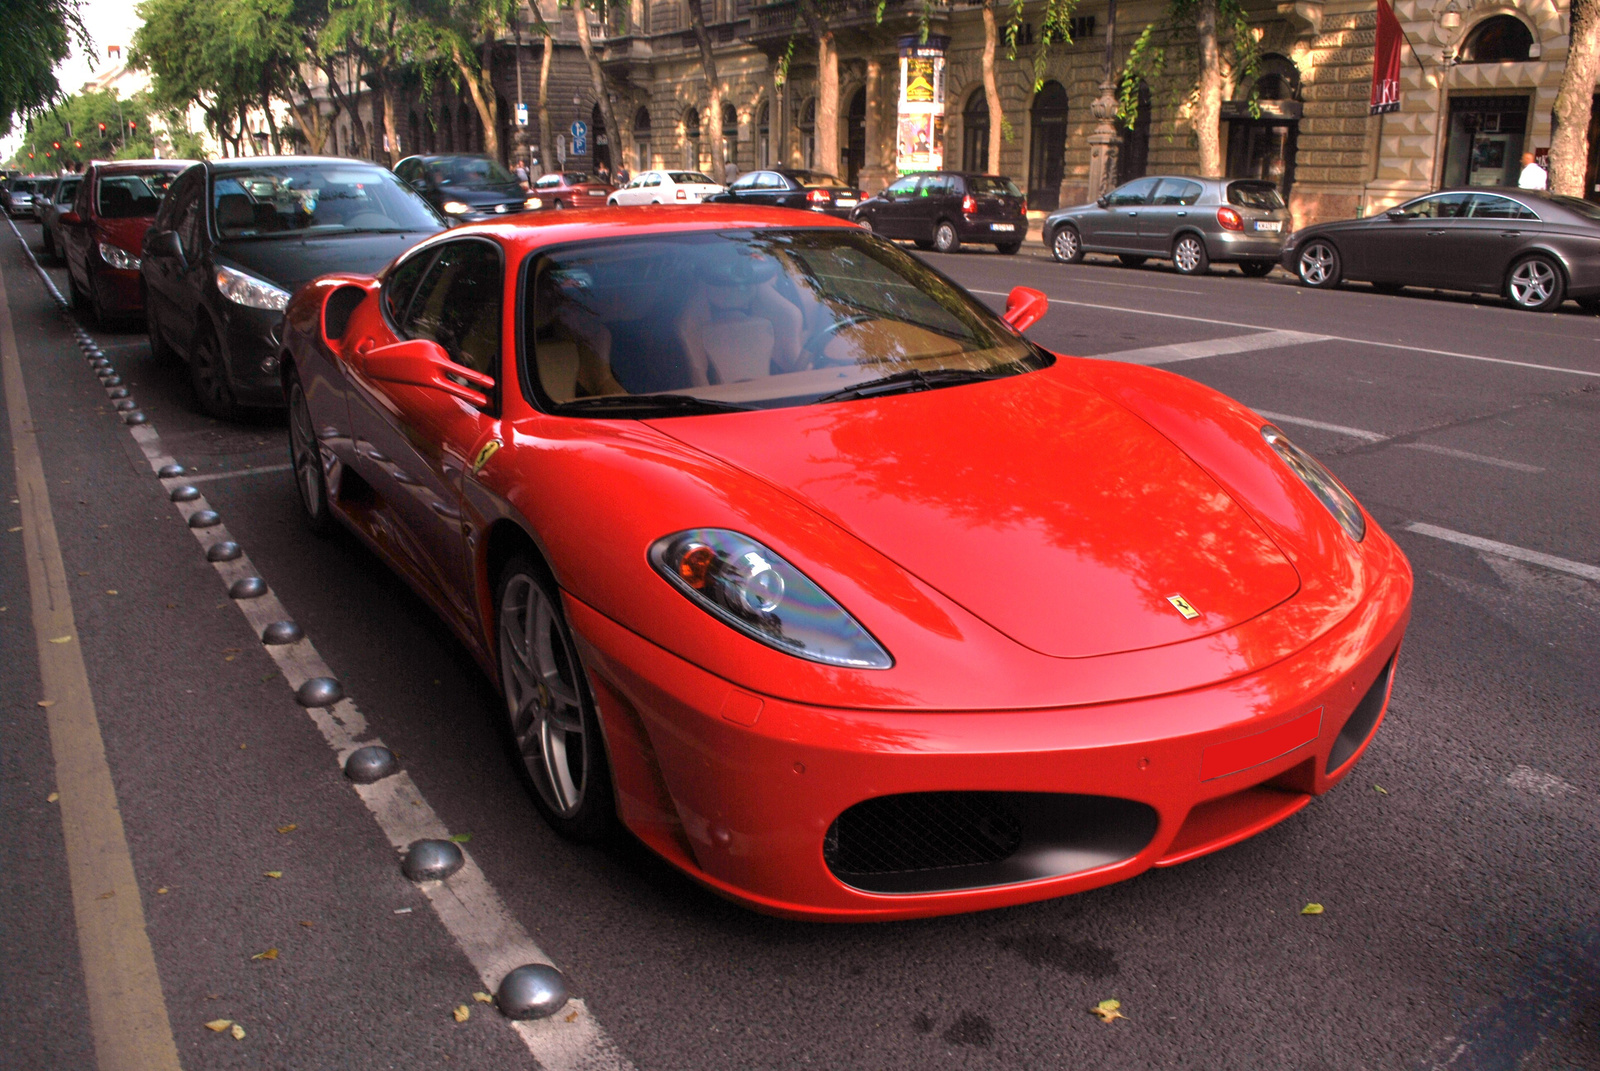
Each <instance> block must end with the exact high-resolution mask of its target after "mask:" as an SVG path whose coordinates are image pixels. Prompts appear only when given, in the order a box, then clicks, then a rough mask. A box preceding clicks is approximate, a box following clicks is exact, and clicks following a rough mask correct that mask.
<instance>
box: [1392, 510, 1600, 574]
mask: <svg viewBox="0 0 1600 1071" xmlns="http://www.w3.org/2000/svg"><path fill="white" fill-rule="evenodd" d="M1406 531H1408V532H1415V533H1416V534H1417V535H1425V536H1429V537H1431V538H1433V539H1442V540H1444V541H1445V542H1446V543H1455V544H1456V545H1458V546H1462V547H1470V548H1471V549H1473V550H1479V551H1482V552H1483V553H1485V554H1498V555H1499V556H1500V557H1502V558H1511V559H1513V560H1515V561H1519V562H1528V563H1530V564H1532V565H1542V566H1544V567H1545V568H1546V569H1554V570H1555V571H1556V572H1559V573H1569V574H1571V575H1572V576H1581V577H1583V578H1584V579H1585V580H1594V581H1597V582H1600V565H1589V564H1588V563H1586V562H1575V561H1573V560H1572V559H1570V558H1558V557H1556V556H1555V555H1554V554H1545V553H1544V552H1543V551H1537V550H1528V549H1526V548H1524V547H1517V546H1512V545H1511V544H1510V543H1500V542H1497V541H1495V540H1493V539H1484V538H1483V537H1482V536H1475V535H1467V534H1466V533H1465V532H1456V531H1452V530H1451V529H1449V528H1440V527H1439V526H1438V525H1433V524H1423V523H1421V522H1419V521H1414V522H1412V523H1411V524H1408V525H1406Z"/></svg>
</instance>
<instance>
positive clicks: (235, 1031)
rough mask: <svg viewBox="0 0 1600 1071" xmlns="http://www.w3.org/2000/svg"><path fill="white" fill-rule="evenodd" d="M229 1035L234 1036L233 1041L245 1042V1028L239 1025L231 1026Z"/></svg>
mask: <svg viewBox="0 0 1600 1071" xmlns="http://www.w3.org/2000/svg"><path fill="white" fill-rule="evenodd" d="M228 1033H230V1034H232V1035H233V1040H235V1041H243V1040H244V1027H242V1026H240V1025H239V1024H238V1023H234V1024H233V1025H232V1026H230V1027H229V1028H228Z"/></svg>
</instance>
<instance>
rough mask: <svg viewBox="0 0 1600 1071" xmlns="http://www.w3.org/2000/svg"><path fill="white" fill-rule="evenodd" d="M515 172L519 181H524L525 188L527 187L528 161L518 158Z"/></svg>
mask: <svg viewBox="0 0 1600 1071" xmlns="http://www.w3.org/2000/svg"><path fill="white" fill-rule="evenodd" d="M515 174H516V176H517V181H518V182H520V183H522V186H523V188H524V189H526V188H527V186H528V161H526V160H518V161H517V169H516V172H515Z"/></svg>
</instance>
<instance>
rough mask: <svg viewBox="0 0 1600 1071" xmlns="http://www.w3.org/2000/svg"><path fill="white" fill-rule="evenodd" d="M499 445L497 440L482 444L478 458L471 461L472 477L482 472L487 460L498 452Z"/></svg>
mask: <svg viewBox="0 0 1600 1071" xmlns="http://www.w3.org/2000/svg"><path fill="white" fill-rule="evenodd" d="M501 445H502V444H501V442H500V440H499V439H490V440H489V441H488V442H486V443H484V444H483V447H482V449H480V450H479V451H478V456H477V457H475V458H473V459H472V474H473V475H474V476H476V475H477V474H478V473H480V472H482V471H483V466H485V465H487V464H488V463H489V459H490V458H491V457H493V456H494V455H495V454H498V453H499V452H500V447H501Z"/></svg>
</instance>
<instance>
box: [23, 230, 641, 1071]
mask: <svg viewBox="0 0 1600 1071" xmlns="http://www.w3.org/2000/svg"><path fill="white" fill-rule="evenodd" d="M11 229H12V231H13V233H16V226H15V225H13V226H12V228H11ZM17 238H18V240H19V241H21V240H22V235H21V234H20V233H18V234H17ZM22 247H23V250H24V251H25V252H26V253H27V254H28V259H29V260H32V261H33V266H34V269H35V270H36V271H38V272H39V275H40V277H41V278H43V279H44V280H45V282H46V283H47V284H48V283H49V276H48V275H46V274H45V271H44V269H43V268H42V267H40V266H39V262H38V261H37V260H36V259H34V257H33V251H32V250H31V249H28V246H27V243H26V242H23V243H22ZM51 290H52V292H55V291H54V287H51ZM56 293H57V299H58V301H59V300H60V297H59V292H56ZM62 304H63V305H64V302H63V303H62ZM128 431H129V433H130V434H131V435H132V436H133V439H134V441H135V442H137V443H138V444H139V447H140V450H141V451H142V452H143V453H144V456H145V458H146V460H148V461H149V463H150V469H151V471H152V472H158V471H159V470H160V469H161V467H162V466H163V465H171V464H175V463H176V459H175V458H173V457H171V456H170V455H168V454H167V453H166V452H165V450H164V449H163V447H162V444H161V436H160V434H159V433H157V431H156V429H155V427H154V426H153V425H150V424H134V425H130V426H129V428H128ZM160 482H161V485H162V486H163V487H165V488H167V489H168V490H170V489H171V488H173V487H177V486H180V485H181V484H183V483H186V482H192V481H190V480H188V479H187V478H186V477H183V476H176V477H172V478H169V479H165V480H161V481H160ZM173 505H174V506H175V507H176V508H177V510H178V513H179V515H180V516H182V517H183V518H184V520H185V521H186V522H187V520H188V518H189V516H190V515H191V514H193V513H195V512H197V511H199V510H202V509H210V508H211V507H210V505H209V504H208V503H207V502H206V500H205V498H204V497H201V498H197V499H195V500H194V501H192V502H175V503H173ZM189 531H190V532H191V533H193V535H194V537H195V539H196V540H197V541H198V542H199V543H200V545H201V546H202V547H207V548H209V547H210V546H212V545H213V544H215V543H220V542H224V541H227V540H229V539H230V538H231V537H230V536H229V534H228V530H227V528H226V526H224V525H216V526H214V527H211V528H191V529H189ZM213 565H214V568H215V569H216V570H217V573H218V575H219V576H220V577H221V578H222V581H223V582H224V584H231V583H232V582H233V581H235V580H238V579H240V578H242V577H247V576H259V575H260V574H259V572H258V571H257V570H256V568H255V566H254V565H252V564H251V562H250V559H249V557H248V556H247V555H242V554H241V555H240V556H239V557H238V558H236V559H234V560H233V561H231V562H215V563H213ZM234 605H235V606H237V607H238V608H239V611H240V613H242V614H243V615H244V617H245V620H246V621H248V622H249V623H250V627H251V628H252V629H254V630H255V633H256V635H257V636H260V635H261V633H262V630H264V629H265V628H266V627H267V625H269V624H271V623H272V622H274V621H288V620H293V618H292V617H291V615H290V614H289V612H288V611H287V610H286V609H285V608H284V606H283V604H282V603H281V602H279V601H278V597H277V595H276V594H274V593H273V592H272V591H271V590H268V592H267V594H265V595H263V596H261V597H259V598H255V599H236V600H234ZM266 650H267V654H268V655H270V656H271V658H272V660H273V661H274V662H276V663H277V665H278V669H279V671H280V672H282V674H283V676H284V679H285V680H286V681H287V682H288V685H289V687H290V689H291V690H292V689H296V688H299V687H300V685H302V684H304V683H305V682H306V681H307V680H309V679H311V678H312V677H332V676H334V674H333V671H332V670H330V669H329V668H328V665H327V663H326V662H324V661H323V660H322V656H321V655H320V654H318V653H317V650H316V648H315V647H313V646H312V643H311V640H310V639H309V638H307V639H302V640H300V641H299V642H297V643H292V644H285V645H269V646H267V647H266ZM305 710H306V714H307V716H309V717H310V719H311V721H312V723H313V724H315V725H316V727H317V729H318V730H319V731H320V732H321V733H322V737H323V739H324V740H326V741H327V743H328V746H329V747H330V748H332V749H333V751H334V754H335V755H336V756H337V759H338V762H339V765H340V767H341V768H343V766H344V761H345V759H347V758H348V757H349V756H350V753H351V752H352V751H355V750H356V749H357V748H358V747H365V746H367V745H370V744H380V745H381V744H382V743H383V741H382V740H381V739H380V738H378V737H377V736H371V735H368V732H367V721H366V718H365V716H363V715H362V713H361V711H360V710H359V709H357V707H356V705H355V703H354V702H353V701H352V700H350V699H348V698H347V699H341V700H340V701H339V702H337V703H335V704H334V705H333V706H332V707H329V708H326V709H323V708H318V707H308V708H305ZM351 787H352V788H354V789H355V791H356V794H357V795H359V796H360V797H361V800H362V802H363V803H365V804H366V806H367V809H368V810H369V811H371V812H372V815H373V817H374V818H376V819H377V822H378V826H379V828H380V829H382V830H383V832H384V835H385V836H387V837H388V838H389V843H390V844H392V845H394V847H395V848H396V849H397V850H398V849H403V848H405V847H406V846H407V845H409V844H410V843H411V842H412V841H414V840H418V839H421V838H424V837H437V838H444V837H447V836H448V835H449V832H448V829H447V827H446V826H445V824H444V822H443V821H442V820H441V819H440V818H439V816H438V814H437V813H436V812H435V811H434V810H433V808H432V807H431V806H430V805H429V804H428V801H427V800H426V799H425V798H424V797H423V795H422V792H421V790H420V789H418V788H417V786H416V783H415V782H413V781H412V780H411V777H410V775H409V774H407V773H406V772H405V771H404V770H401V771H400V772H399V773H395V774H391V775H390V776H389V777H386V778H384V779H383V780H382V781H379V782H377V783H376V784H372V785H352V786H351ZM461 847H462V855H464V856H465V857H466V864H465V865H464V866H463V867H462V868H461V869H460V870H458V871H456V873H454V874H452V875H451V876H450V877H449V878H448V879H446V880H444V881H440V882H425V883H423V885H422V891H423V893H424V894H425V895H426V896H427V897H428V902H429V903H430V904H431V905H432V906H433V909H434V914H435V915H437V916H438V918H439V921H440V922H442V923H443V924H444V927H445V929H446V931H447V932H449V934H450V936H451V937H452V938H453V939H454V940H455V942H456V944H457V946H458V947H460V948H461V950H462V952H463V953H465V954H466V956H467V959H468V960H469V961H470V962H471V963H472V966H473V967H474V969H476V970H477V972H478V976H479V978H481V979H482V980H483V982H484V986H485V988H486V989H488V990H489V991H490V992H493V991H495V990H496V989H497V988H498V987H499V985H500V980H501V979H502V978H503V977H505V975H506V973H507V972H508V971H509V970H511V968H513V967H517V966H520V965H522V964H524V963H551V964H552V965H554V964H553V961H552V960H551V959H550V957H549V956H547V955H546V954H545V953H544V951H543V950H542V949H541V948H540V947H539V946H538V945H537V944H536V943H535V942H534V940H533V938H532V937H530V936H529V935H528V932H527V931H526V930H525V929H523V927H522V924H521V923H520V922H518V921H517V919H516V917H515V916H514V915H512V913H511V911H510V910H509V909H508V908H507V907H506V905H505V902H504V901H502V900H501V899H500V895H499V893H497V892H496V891H495V889H494V886H493V885H491V884H490V883H489V880H488V878H486V877H485V876H484V874H483V871H482V870H480V869H479V868H478V866H477V864H476V863H475V862H474V861H473V858H472V855H471V853H470V852H468V851H467V849H466V847H465V846H464V845H463V846H461ZM506 1022H507V1024H508V1025H510V1027H511V1028H512V1029H513V1030H515V1031H516V1033H517V1035H518V1036H519V1037H520V1038H521V1039H522V1042H523V1044H524V1045H525V1046H526V1047H527V1049H528V1052H529V1053H530V1054H531V1055H532V1056H533V1057H534V1058H535V1059H536V1060H537V1061H538V1062H539V1064H540V1066H541V1067H543V1068H545V1069H546V1071H631V1069H632V1067H633V1064H632V1063H631V1062H630V1061H629V1060H628V1059H627V1057H625V1056H624V1055H622V1053H621V1052H620V1051H619V1050H618V1049H617V1047H616V1045H615V1043H614V1042H612V1041H611V1039H610V1037H608V1036H607V1035H606V1032H605V1030H604V1029H603V1028H602V1027H601V1026H600V1024H599V1023H598V1022H596V1021H595V1019H594V1017H593V1016H591V1015H590V1014H589V1010H588V1006H587V1004H586V1003H585V1002H584V1001H583V1000H582V999H580V998H576V997H574V998H573V999H572V1000H570V1001H568V1002H567V1005H566V1007H564V1008H562V1009H561V1011H559V1012H557V1013H556V1014H555V1015H554V1016H552V1017H551V1018H549V1019H542V1020H534V1021H529V1022H513V1021H511V1020H506ZM128 1066H129V1071H133V1068H134V1067H136V1066H142V1065H132V1064H130V1065H128Z"/></svg>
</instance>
